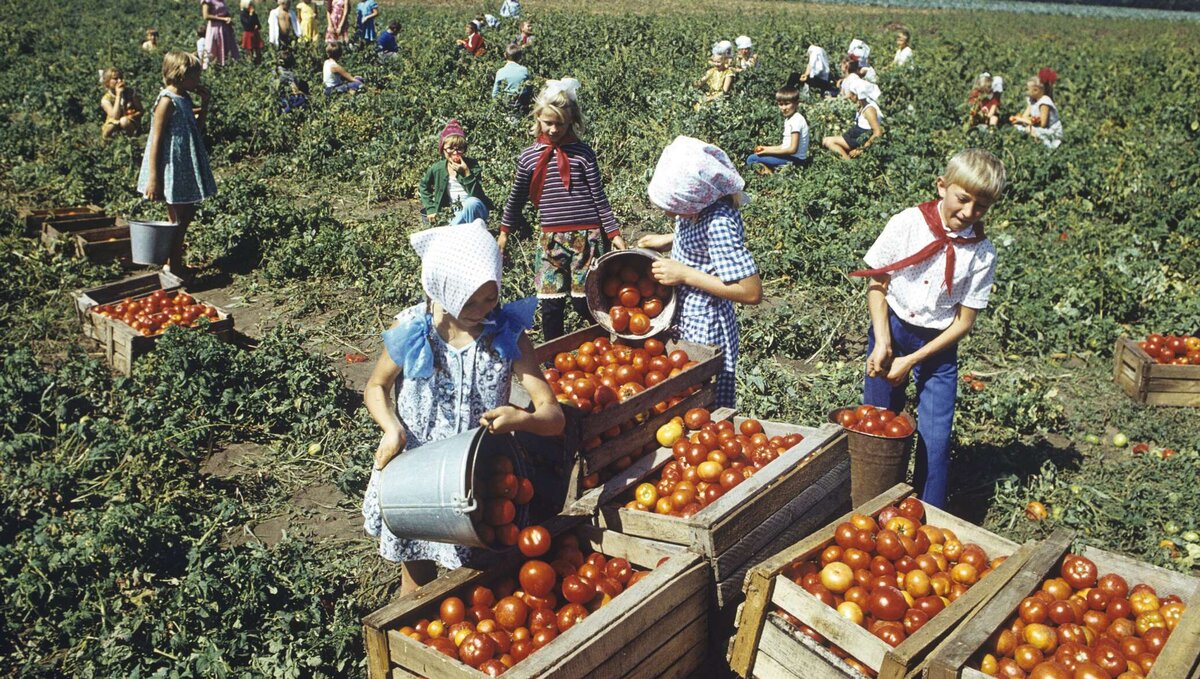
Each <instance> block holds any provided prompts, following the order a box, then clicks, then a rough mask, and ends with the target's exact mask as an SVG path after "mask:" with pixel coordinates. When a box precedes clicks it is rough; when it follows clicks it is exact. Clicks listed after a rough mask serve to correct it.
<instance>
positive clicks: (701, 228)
mask: <svg viewBox="0 0 1200 679" xmlns="http://www.w3.org/2000/svg"><path fill="white" fill-rule="evenodd" d="M671 258H672V259H674V260H677V261H679V262H681V263H683V264H686V265H688V266H690V267H692V268H694V269H697V270H699V271H703V272H704V273H707V274H711V275H713V276H716V277H717V278H719V279H721V280H722V281H724V282H726V283H733V282H735V281H739V280H742V279H743V278H746V277H748V276H753V275H754V274H756V273H758V267H757V266H755V264H754V259H753V258H752V257H751V256H750V251H749V250H748V249H746V232H745V227H744V226H743V225H742V215H741V213H740V212H738V210H737V208H734V207H733V206H732V205H730V204H729V202H728V201H726V200H719V201H717V202H716V203H713V204H712V205H710V206H708V207H707V208H705V209H704V210H703V211H702V212H700V214H698V215H696V218H695V219H687V218H685V217H676V218H675V245H674V247H673V248H672V249H671ZM676 291H677V292H678V294H679V311H678V316H677V317H676V324H677V326H678V328H679V332H680V336H681V337H682V338H683V339H685V340H688V341H690V342H699V343H701V344H715V345H717V346H719V347H721V350H722V351H723V352H725V366H724V368H723V369H722V371H721V372H720V373H719V374H718V375H717V398H716V403H715V405H716V406H717V407H720V406H728V407H731V408H732V407H733V406H734V404H735V402H736V400H737V380H736V379H735V375H736V374H737V357H738V326H737V316H736V315H735V314H734V310H733V302H731V301H729V300H727V299H721V298H719V297H713V296H712V295H710V294H708V293H706V292H703V291H701V290H697V289H696V288H693V287H691V286H687V285H681V286H679V287H677V288H676Z"/></svg>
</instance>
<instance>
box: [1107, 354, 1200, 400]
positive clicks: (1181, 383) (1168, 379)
mask: <svg viewBox="0 0 1200 679" xmlns="http://www.w3.org/2000/svg"><path fill="white" fill-rule="evenodd" d="M1113 381H1115V382H1116V383H1117V384H1118V385H1119V386H1120V387H1121V388H1122V389H1123V390H1124V391H1125V393H1126V394H1128V395H1129V397H1130V398H1132V399H1134V400H1135V401H1137V402H1138V403H1142V404H1145V405H1163V406H1192V407H1196V406H1200V366H1196V365H1167V364H1160V363H1158V362H1156V361H1154V360H1153V359H1151V358H1150V356H1149V354H1147V353H1146V352H1145V351H1144V350H1142V348H1141V347H1139V346H1138V345H1137V342H1134V341H1133V340H1132V339H1130V338H1128V337H1120V338H1118V339H1117V341H1116V344H1115V345H1114V347H1113Z"/></svg>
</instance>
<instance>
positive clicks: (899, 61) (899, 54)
mask: <svg viewBox="0 0 1200 679" xmlns="http://www.w3.org/2000/svg"><path fill="white" fill-rule="evenodd" d="M909 59H912V48H911V47H909V46H908V45H905V46H904V47H903V48H902V49H898V50H896V56H895V57H894V58H892V63H893V64H894V65H896V66H903V65H905V64H907V63H908V60H909Z"/></svg>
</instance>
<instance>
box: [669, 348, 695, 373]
mask: <svg viewBox="0 0 1200 679" xmlns="http://www.w3.org/2000/svg"><path fill="white" fill-rule="evenodd" d="M667 358H669V359H671V366H672V367H675V368H679V369H681V370H682V369H683V366H685V365H687V363H688V361H689V360H691V359H690V358H689V357H688V354H687V352H686V351H684V350H683V349H676V350H675V351H672V352H671V353H670V355H669V356H668V357H667Z"/></svg>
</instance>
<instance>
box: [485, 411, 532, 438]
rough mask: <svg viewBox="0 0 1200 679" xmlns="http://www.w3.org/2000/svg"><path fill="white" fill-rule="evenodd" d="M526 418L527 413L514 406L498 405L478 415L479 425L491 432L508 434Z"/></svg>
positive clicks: (515, 429) (519, 426)
mask: <svg viewBox="0 0 1200 679" xmlns="http://www.w3.org/2000/svg"><path fill="white" fill-rule="evenodd" d="M528 418H529V413H527V412H525V411H524V410H521V409H520V408H518V407H516V406H500V407H499V408H495V409H494V410H489V411H487V412H486V413H484V414H483V415H482V416H480V418H479V425H480V426H483V427H487V430H488V431H489V432H491V433H493V434H508V433H510V432H514V431H517V430H519V429H520V428H521V425H522V424H523V423H524V422H525V420H527V419H528Z"/></svg>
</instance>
